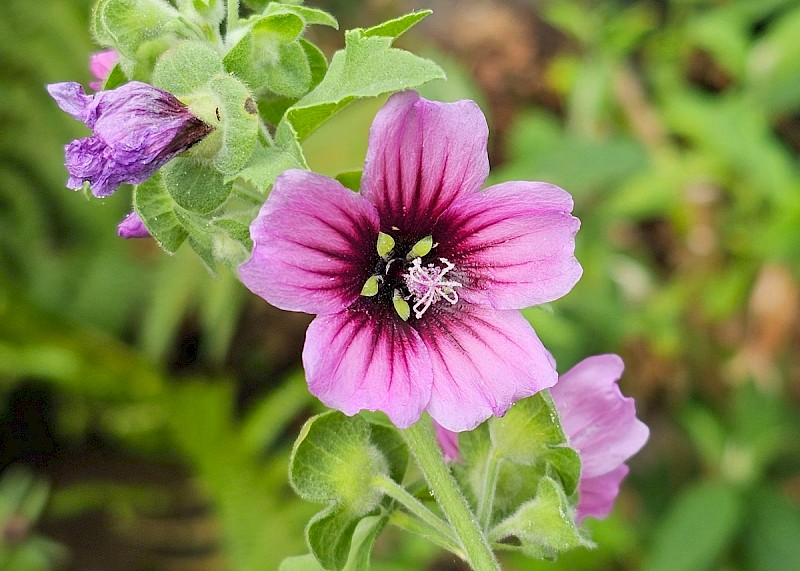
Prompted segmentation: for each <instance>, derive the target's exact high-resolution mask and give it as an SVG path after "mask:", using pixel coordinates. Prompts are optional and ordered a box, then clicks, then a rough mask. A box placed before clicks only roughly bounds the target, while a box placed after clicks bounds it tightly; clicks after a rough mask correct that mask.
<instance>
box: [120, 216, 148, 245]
mask: <svg viewBox="0 0 800 571" xmlns="http://www.w3.org/2000/svg"><path fill="white" fill-rule="evenodd" d="M117 235H118V236H119V237H120V238H125V239H126V240H127V239H129V238H150V231H149V230H148V229H147V227H146V226H145V225H144V222H142V219H141V218H139V215H138V214H136V212H131V213H130V214H128V215H127V216H126V217H125V219H124V220H123V221H122V222H120V223H119V225H118V226H117Z"/></svg>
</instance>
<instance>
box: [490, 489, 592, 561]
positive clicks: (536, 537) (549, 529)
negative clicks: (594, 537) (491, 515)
mask: <svg viewBox="0 0 800 571" xmlns="http://www.w3.org/2000/svg"><path fill="white" fill-rule="evenodd" d="M512 537H513V538H516V539H517V540H518V541H519V549H520V550H521V551H522V552H523V553H525V554H526V555H528V556H529V557H535V558H537V559H543V558H554V557H555V556H556V555H558V554H559V553H563V552H565V551H569V550H571V549H575V548H576V547H593V544H592V542H591V541H589V540H588V539H587V538H586V537H584V535H583V534H582V533H581V530H580V529H579V528H578V526H577V525H576V524H575V509H574V507H573V506H572V504H571V503H570V501H569V499H568V498H567V496H566V494H565V493H564V490H563V488H562V487H561V485H560V484H559V483H558V482H557V481H556V480H554V479H552V478H550V477H547V476H545V477H543V478H542V479H541V480H539V485H538V489H537V491H536V497H535V498H533V499H532V500H530V501H528V502H526V503H524V504H523V505H521V506H520V508H519V509H518V510H517V511H516V512H515V513H514V514H513V515H511V516H509V517H507V518H506V519H504V520H503V521H501V522H500V523H499V524H497V525H496V526H495V527H494V528H493V529H492V530H491V531H490V532H489V539H490V540H491V541H493V542H499V541H501V540H504V539H509V538H512Z"/></svg>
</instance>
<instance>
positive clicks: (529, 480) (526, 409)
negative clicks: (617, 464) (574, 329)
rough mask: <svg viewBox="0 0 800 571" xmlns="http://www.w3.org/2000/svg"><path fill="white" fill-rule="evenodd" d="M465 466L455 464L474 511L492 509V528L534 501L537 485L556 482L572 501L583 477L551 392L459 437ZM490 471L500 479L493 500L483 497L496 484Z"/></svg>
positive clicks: (515, 406)
mask: <svg viewBox="0 0 800 571" xmlns="http://www.w3.org/2000/svg"><path fill="white" fill-rule="evenodd" d="M459 452H460V454H461V459H462V461H461V462H460V463H457V464H455V465H454V467H453V468H454V472H455V474H456V477H457V478H458V479H459V481H460V482H462V485H463V488H464V490H465V493H466V495H467V497H468V499H469V500H470V501H471V502H472V503H473V505H474V506H478V505H482V504H483V505H491V506H492V512H491V514H490V516H489V518H488V520H487V521H488V523H489V524H491V523H492V522H497V521H500V520H502V519H504V518H506V517H508V516H509V515H510V514H511V513H513V512H514V511H516V510H517V509H518V508H519V506H520V505H522V504H523V503H525V502H528V501H529V500H531V498H533V497H534V495H535V494H536V493H537V488H538V482H539V481H540V480H541V479H542V478H543V477H552V478H554V479H556V480H557V481H558V482H559V485H560V486H561V487H562V488H563V489H564V490H565V495H566V496H568V497H569V500H570V501H571V502H574V501H575V499H576V496H575V492H576V488H577V484H578V479H579V477H580V469H581V465H580V457H579V456H578V453H577V452H575V451H574V450H573V449H571V448H569V447H568V446H567V438H566V436H565V435H564V431H563V430H562V428H561V425H560V423H559V420H558V413H557V411H556V409H555V405H554V404H553V402H552V399H551V398H550V396H549V394H548V393H547V391H541V392H539V393H537V394H536V395H533V396H532V397H529V398H527V399H522V400H520V401H518V402H517V403H515V404H514V406H513V407H512V408H511V409H510V410H509V411H508V412H507V413H506V414H505V416H504V417H502V418H491V419H490V420H489V421H487V422H486V423H484V424H482V425H480V426H478V427H477V428H476V429H474V430H472V431H469V432H462V433H461V434H460V435H459ZM491 467H494V469H496V470H497V480H496V486H495V490H494V491H491V490H489V491H488V493H493V494H494V495H493V497H492V498H491V501H486V500H487V498H482V495H483V494H484V493H487V490H486V483H487V482H490V481H491V472H489V470H490V469H491Z"/></svg>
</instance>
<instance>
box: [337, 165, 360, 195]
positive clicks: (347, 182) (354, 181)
mask: <svg viewBox="0 0 800 571" xmlns="http://www.w3.org/2000/svg"><path fill="white" fill-rule="evenodd" d="M362 172H363V171H361V170H357V171H346V172H342V173H339V174H337V175H336V180H338V181H339V182H340V183H342V186H344V187H346V188H349V189H350V190H352V191H354V192H358V191H359V189H360V188H361V174H362Z"/></svg>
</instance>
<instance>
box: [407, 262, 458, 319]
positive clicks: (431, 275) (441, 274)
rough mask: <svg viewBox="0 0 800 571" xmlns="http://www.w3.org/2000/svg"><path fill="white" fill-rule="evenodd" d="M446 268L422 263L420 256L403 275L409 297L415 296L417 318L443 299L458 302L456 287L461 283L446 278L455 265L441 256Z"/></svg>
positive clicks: (452, 302)
mask: <svg viewBox="0 0 800 571" xmlns="http://www.w3.org/2000/svg"><path fill="white" fill-rule="evenodd" d="M439 261H440V262H442V263H443V264H444V268H440V267H439V266H434V265H433V264H428V265H427V266H423V265H422V260H421V259H420V258H415V259H414V261H413V262H412V263H411V265H410V266H409V267H408V270H407V272H406V273H405V274H403V277H404V278H405V281H406V286H407V287H408V293H409V294H410V295H409V297H413V298H414V300H415V301H414V306H413V310H414V315H415V316H416V318H417V319H419V318H420V317H422V316H423V315H424V314H425V312H426V311H428V308H429V307H430V306H431V305H433V304H434V303H436V302H437V301H439V300H440V299H443V300H445V301H447V302H449V303H451V304H455V303H457V302H458V292H456V288H458V287H461V284H460V283H458V282H456V281H453V280H448V279H446V278H445V276H446V275H447V272H449V271H450V270H452V269H453V268H454V267H455V266H454V265H453V264H451V263H450V261H448V260H447V258H439Z"/></svg>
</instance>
